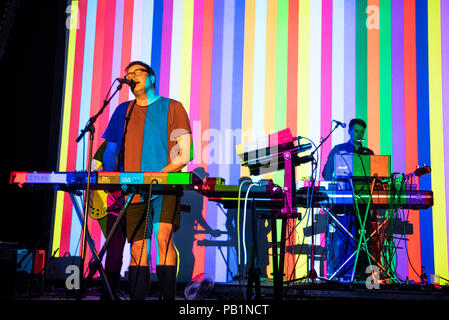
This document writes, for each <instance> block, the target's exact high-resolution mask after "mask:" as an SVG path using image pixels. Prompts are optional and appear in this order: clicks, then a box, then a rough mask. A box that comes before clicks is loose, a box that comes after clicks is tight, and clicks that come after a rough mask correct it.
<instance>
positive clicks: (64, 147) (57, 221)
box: [52, 1, 79, 254]
mask: <svg viewBox="0 0 449 320" xmlns="http://www.w3.org/2000/svg"><path fill="white" fill-rule="evenodd" d="M78 12H79V7H78V1H72V7H71V12H70V15H71V17H72V18H73V19H76V18H77V14H78ZM75 21H76V20H75ZM76 30H77V29H76V28H71V29H69V31H68V39H69V40H68V46H67V56H66V79H65V88H64V102H63V103H64V109H63V114H62V126H61V138H60V142H59V164H58V170H59V171H65V170H66V168H67V155H68V154H67V151H68V135H69V133H68V130H69V121H70V115H71V100H72V86H73V72H74V62H75V50H76V47H75V44H76V33H77V31H76ZM64 199H66V200H67V198H66V195H65V194H64V193H63V192H57V193H56V209H55V214H54V219H53V238H52V239H53V240H52V252H54V251H55V250H57V249H59V248H60V245H61V231H62V219H63V214H64V210H63V208H64V202H65V201H64ZM58 254H59V253H58Z"/></svg>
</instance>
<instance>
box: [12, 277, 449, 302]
mask: <svg viewBox="0 0 449 320" xmlns="http://www.w3.org/2000/svg"><path fill="white" fill-rule="evenodd" d="M186 285H187V284H186V283H177V293H176V300H189V299H187V298H186V295H185V288H186ZM85 288H86V289H85V291H84V294H82V295H79V292H80V291H78V290H68V289H66V288H65V287H64V283H63V282H62V281H49V280H45V281H44V282H42V281H36V280H34V281H29V282H28V283H22V284H21V285H20V288H16V292H15V296H14V298H13V299H14V300H21V301H25V300H34V301H38V300H100V295H101V291H102V284H101V281H100V280H92V281H91V282H90V283H87V284H85ZM116 292H117V295H118V297H119V299H120V300H129V294H128V282H127V281H126V280H125V279H122V280H121V282H120V288H119V290H117V291H116ZM158 292H159V290H158V283H157V282H156V281H153V282H152V283H151V290H150V294H149V296H148V297H147V299H146V300H159V293H158ZM195 298H196V300H215V301H257V300H260V301H273V300H274V298H273V282H272V280H271V279H267V280H265V281H262V282H261V285H260V296H259V297H258V296H257V295H256V293H255V291H254V290H253V291H252V292H251V293H249V294H248V292H247V287H246V284H244V283H240V284H239V283H238V282H231V283H215V284H214V285H213V287H212V289H210V290H208V291H206V292H205V293H204V294H202V295H198V296H196V297H194V299H195ZM283 300H303V301H310V300H315V301H330V300H334V301H343V300H346V301H350V300H353V301H363V300H366V301H370V300H377V301H448V302H449V286H436V285H425V286H423V285H417V284H408V285H405V284H380V285H379V288H378V289H376V288H372V289H368V288H367V286H366V285H365V284H364V283H341V282H332V281H327V280H316V281H315V282H312V281H310V280H307V282H304V281H303V282H301V283H288V284H287V283H286V284H284V286H283Z"/></svg>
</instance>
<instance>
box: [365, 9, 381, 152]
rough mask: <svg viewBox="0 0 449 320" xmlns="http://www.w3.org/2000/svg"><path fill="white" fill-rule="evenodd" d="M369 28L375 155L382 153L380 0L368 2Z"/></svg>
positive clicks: (369, 134) (371, 136) (369, 88)
mask: <svg viewBox="0 0 449 320" xmlns="http://www.w3.org/2000/svg"><path fill="white" fill-rule="evenodd" d="M367 5H368V6H367V9H366V14H367V17H366V24H365V27H366V28H367V52H366V58H367V78H366V86H367V94H366V96H367V102H366V103H367V115H366V120H367V126H368V127H367V133H366V137H367V141H368V142H369V147H370V149H371V150H373V151H374V153H375V154H379V152H380V112H379V99H380V96H379V90H380V89H379V0H368V2H367Z"/></svg>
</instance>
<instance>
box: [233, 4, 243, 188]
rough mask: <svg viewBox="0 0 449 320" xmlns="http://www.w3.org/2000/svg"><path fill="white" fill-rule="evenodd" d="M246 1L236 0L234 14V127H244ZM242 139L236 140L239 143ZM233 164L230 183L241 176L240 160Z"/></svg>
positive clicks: (235, 181)
mask: <svg viewBox="0 0 449 320" xmlns="http://www.w3.org/2000/svg"><path fill="white" fill-rule="evenodd" d="M244 34H245V2H244V0H235V15H234V46H233V48H234V51H233V61H234V64H233V71H232V74H233V83H232V128H242V97H243V92H242V91H243V89H242V88H243V60H244V43H245V38H244ZM240 142H241V139H238V140H237V141H236V144H239V143H240ZM233 163H234V164H233V165H231V177H230V180H229V181H230V182H229V183H234V184H238V183H239V178H240V164H239V162H238V160H236V161H235V162H234V161H233Z"/></svg>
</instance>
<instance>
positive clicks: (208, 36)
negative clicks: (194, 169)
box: [199, 1, 216, 274]
mask: <svg viewBox="0 0 449 320" xmlns="http://www.w3.org/2000/svg"><path fill="white" fill-rule="evenodd" d="M213 35H214V2H213V1H205V2H204V15H203V43H202V54H201V57H202V58H201V59H202V61H201V63H202V65H201V96H200V119H199V120H200V121H201V124H202V125H204V128H205V129H206V130H204V131H203V132H202V137H201V138H202V140H203V141H205V142H210V131H209V130H207V129H209V128H210V127H211V126H210V115H211V113H210V108H211V89H212V88H211V86H212V48H213ZM203 151H204V152H203ZM209 154H210V144H208V143H207V144H206V145H205V146H204V149H202V161H203V167H204V168H205V170H206V172H208V171H209V169H208V168H209V166H208V164H209ZM206 204H207V205H206V206H205V207H204V209H203V210H204V213H203V214H204V218H205V220H207V217H208V213H209V212H208V209H209V208H211V205H212V204H211V203H208V202H206ZM214 207H215V210H216V205H214ZM211 214H214V213H211ZM204 254H205V257H204V259H205V260H204V262H206V261H209V259H213V258H212V257H213V256H214V255H215V254H214V252H212V250H211V248H206V250H205V252H204ZM214 269H215V261H214V263H207V264H206V263H204V272H206V273H209V274H213V272H214Z"/></svg>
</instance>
